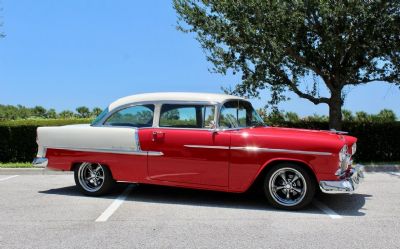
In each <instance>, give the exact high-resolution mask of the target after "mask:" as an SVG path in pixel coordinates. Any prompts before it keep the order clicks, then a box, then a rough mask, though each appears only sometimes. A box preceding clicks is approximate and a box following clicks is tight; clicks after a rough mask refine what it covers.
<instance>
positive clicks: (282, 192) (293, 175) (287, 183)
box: [268, 168, 307, 207]
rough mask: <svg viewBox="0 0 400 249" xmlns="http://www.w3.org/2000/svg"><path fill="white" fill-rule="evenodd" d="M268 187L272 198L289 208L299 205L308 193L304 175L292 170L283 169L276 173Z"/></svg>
mask: <svg viewBox="0 0 400 249" xmlns="http://www.w3.org/2000/svg"><path fill="white" fill-rule="evenodd" d="M268 187H269V191H270V193H271V196H272V198H274V200H275V201H276V202H278V203H279V204H280V205H283V206H288V207H290V206H295V205H297V204H299V203H300V202H301V201H302V200H303V199H304V196H305V195H306V192H307V183H306V180H305V179H304V177H303V175H302V174H301V173H300V172H299V171H297V170H295V169H292V168H282V169H279V170H277V171H276V172H274V174H273V175H272V176H271V178H270V180H269V186H268Z"/></svg>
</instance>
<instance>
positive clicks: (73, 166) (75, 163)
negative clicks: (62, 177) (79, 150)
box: [70, 161, 114, 178]
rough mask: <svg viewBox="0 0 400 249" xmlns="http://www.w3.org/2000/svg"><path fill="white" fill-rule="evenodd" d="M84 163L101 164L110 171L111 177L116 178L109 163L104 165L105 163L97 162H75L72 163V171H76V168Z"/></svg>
mask: <svg viewBox="0 0 400 249" xmlns="http://www.w3.org/2000/svg"><path fill="white" fill-rule="evenodd" d="M82 163H98V164H101V165H102V166H104V167H106V168H107V169H108V170H109V171H110V174H111V177H112V178H114V176H113V172H112V170H111V168H110V166H109V165H108V164H107V163H104V162H96V161H79V162H73V163H71V167H70V171H75V168H76V167H78V166H79V165H81V164H82Z"/></svg>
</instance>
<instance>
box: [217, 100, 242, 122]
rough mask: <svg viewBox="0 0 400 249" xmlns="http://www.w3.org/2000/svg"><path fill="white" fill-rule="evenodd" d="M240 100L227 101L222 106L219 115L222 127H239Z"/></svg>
mask: <svg viewBox="0 0 400 249" xmlns="http://www.w3.org/2000/svg"><path fill="white" fill-rule="evenodd" d="M237 107H238V101H229V102H226V103H225V104H224V105H223V106H222V108H221V113H220V116H219V126H220V127H221V128H236V127H239V123H238V119H237V116H238V108H237Z"/></svg>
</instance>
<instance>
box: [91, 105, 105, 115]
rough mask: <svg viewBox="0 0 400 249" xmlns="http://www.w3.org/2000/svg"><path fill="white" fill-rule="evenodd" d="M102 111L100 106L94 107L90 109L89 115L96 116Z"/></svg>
mask: <svg viewBox="0 0 400 249" xmlns="http://www.w3.org/2000/svg"><path fill="white" fill-rule="evenodd" d="M102 111H103V110H102V109H101V108H100V107H95V108H93V110H92V113H91V116H92V117H97V116H99V115H100V113H101V112H102Z"/></svg>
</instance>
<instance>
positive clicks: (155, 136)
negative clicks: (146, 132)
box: [152, 131, 165, 142]
mask: <svg viewBox="0 0 400 249" xmlns="http://www.w3.org/2000/svg"><path fill="white" fill-rule="evenodd" d="M164 135H165V133H164V132H162V131H153V139H152V140H153V142H154V141H156V140H157V139H159V138H164Z"/></svg>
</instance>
